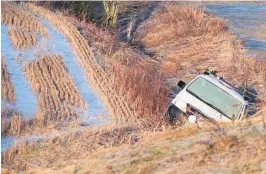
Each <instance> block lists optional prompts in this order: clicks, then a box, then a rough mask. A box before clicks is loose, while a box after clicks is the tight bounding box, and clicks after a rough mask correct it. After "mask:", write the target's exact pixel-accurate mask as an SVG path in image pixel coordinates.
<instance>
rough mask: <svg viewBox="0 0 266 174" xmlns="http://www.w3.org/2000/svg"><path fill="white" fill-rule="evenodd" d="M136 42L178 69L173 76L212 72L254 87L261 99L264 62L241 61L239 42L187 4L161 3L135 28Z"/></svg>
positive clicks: (221, 25) (217, 21)
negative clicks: (157, 9)
mask: <svg viewBox="0 0 266 174" xmlns="http://www.w3.org/2000/svg"><path fill="white" fill-rule="evenodd" d="M134 40H135V42H136V43H140V44H142V45H143V46H144V47H145V50H146V51H148V52H152V53H153V54H154V55H155V57H159V58H160V59H162V60H163V61H166V62H171V63H172V64H175V65H176V67H178V68H179V71H178V72H177V73H175V76H176V77H182V79H185V80H187V81H188V80H190V79H192V78H193V77H194V76H195V74H196V73H197V72H203V71H204V69H206V68H209V69H216V70H217V71H218V74H219V75H221V76H225V78H227V79H228V80H229V81H232V83H234V84H236V85H238V86H241V85H242V84H245V83H246V82H247V83H248V85H250V86H255V87H256V88H257V90H258V92H259V94H260V95H262V96H263V97H264V98H265V85H266V84H265V61H260V60H255V59H252V58H245V56H244V54H243V53H244V49H243V45H242V42H241V41H240V40H237V39H236V38H235V37H234V36H233V35H232V33H230V32H228V31H227V27H226V24H225V22H224V21H223V20H221V19H218V18H216V17H214V16H211V15H210V14H208V13H207V12H205V11H204V10H203V9H201V8H198V7H193V6H191V5H187V4H185V5H173V4H167V3H166V4H165V5H164V7H163V8H162V9H161V10H160V11H159V12H158V13H154V14H153V15H152V16H151V17H150V18H149V20H147V21H146V22H144V23H143V24H141V25H140V26H139V27H138V30H137V33H136V37H135V38H134Z"/></svg>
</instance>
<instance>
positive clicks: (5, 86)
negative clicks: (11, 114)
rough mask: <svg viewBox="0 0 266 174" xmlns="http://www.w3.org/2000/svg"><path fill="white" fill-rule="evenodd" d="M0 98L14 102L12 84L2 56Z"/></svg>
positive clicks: (14, 96)
mask: <svg viewBox="0 0 266 174" xmlns="http://www.w3.org/2000/svg"><path fill="white" fill-rule="evenodd" d="M1 99H2V100H5V101H7V102H9V103H15V102H16V95H15V90H14V86H13V84H12V81H11V77H10V74H9V72H8V70H7V66H6V62H5V59H4V57H3V56H1Z"/></svg>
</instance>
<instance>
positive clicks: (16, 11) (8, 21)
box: [1, 2, 49, 49]
mask: <svg viewBox="0 0 266 174" xmlns="http://www.w3.org/2000/svg"><path fill="white" fill-rule="evenodd" d="M1 5H2V6H1V12H2V15H1V22H2V23H3V24H5V25H8V26H9V36H10V38H11V40H12V42H13V45H14V47H15V48H17V49H25V48H30V47H32V46H33V45H35V44H36V42H37V36H38V34H40V35H41V36H44V37H48V36H49V34H48V29H47V28H46V27H45V26H44V25H43V24H42V23H41V21H39V20H38V19H37V18H36V17H35V16H34V15H32V14H31V13H29V12H28V11H26V10H24V9H23V8H22V7H17V6H16V5H15V4H10V3H6V2H4V3H2V4H1Z"/></svg>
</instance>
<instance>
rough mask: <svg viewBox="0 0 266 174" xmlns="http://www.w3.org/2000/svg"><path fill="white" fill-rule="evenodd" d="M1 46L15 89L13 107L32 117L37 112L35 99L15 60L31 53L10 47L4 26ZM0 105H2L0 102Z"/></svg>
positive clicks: (10, 42) (4, 26) (20, 67)
mask: <svg viewBox="0 0 266 174" xmlns="http://www.w3.org/2000/svg"><path fill="white" fill-rule="evenodd" d="M1 44H2V46H1V49H2V52H1V54H2V55H4V57H5V60H6V64H7V70H8V72H9V73H10V74H11V80H12V82H13V85H14V89H15V94H16V99H17V101H16V104H15V105H14V107H15V108H16V109H17V110H19V111H20V112H21V113H22V114H23V115H25V116H27V117H33V116H34V115H35V113H36V112H37V98H36V96H35V95H34V93H33V90H32V89H31V87H30V84H29V82H28V80H27V78H26V77H25V75H24V73H23V71H22V66H21V65H20V64H19V63H18V61H17V60H16V58H17V56H18V55H21V56H22V57H25V58H26V57H29V56H31V54H32V51H29V50H27V51H25V52H20V51H17V50H16V49H15V48H14V47H13V45H12V41H11V40H10V38H9V36H8V28H7V26H6V25H4V24H2V25H1ZM1 105H2V106H3V105H4V102H2V100H1Z"/></svg>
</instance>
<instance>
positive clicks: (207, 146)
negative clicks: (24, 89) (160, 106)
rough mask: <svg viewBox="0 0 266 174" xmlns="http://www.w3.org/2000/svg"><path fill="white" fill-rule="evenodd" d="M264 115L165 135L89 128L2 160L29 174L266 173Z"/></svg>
mask: <svg viewBox="0 0 266 174" xmlns="http://www.w3.org/2000/svg"><path fill="white" fill-rule="evenodd" d="M264 114H265V112H264V113H261V115H260V116H259V117H257V118H255V119H251V120H250V119H249V120H247V121H246V122H239V123H234V124H226V125H220V126H219V125H213V126H212V127H210V126H207V127H203V126H201V127H199V125H188V126H185V127H179V128H177V129H169V128H166V129H165V130H164V131H161V132H154V131H143V130H141V129H140V128H139V127H138V126H137V127H136V125H134V124H131V125H129V124H127V125H120V127H117V125H115V126H114V127H110V126H108V127H101V128H90V129H87V130H86V131H84V132H81V133H72V134H69V135H67V136H66V137H58V138H53V139H51V140H49V141H45V142H42V143H37V144H36V143H33V144H30V143H22V144H17V145H16V146H15V147H13V148H12V149H10V150H8V151H7V152H5V153H4V154H3V156H4V166H3V167H5V168H13V169H16V170H17V171H24V170H26V171H25V172H26V173H27V172H28V173H31V172H32V173H42V172H43V173H49V172H50V173H51V172H52V173H66V172H71V171H72V172H73V171H76V172H79V173H106V172H107V173H141V172H145V171H146V172H148V173H165V172H168V173H178V172H180V171H182V173H198V172H203V173H206V172H207V173H208V172H209V173H213V172H215V171H223V173H234V172H235V171H238V172H239V173H243V172H245V173H260V172H261V173H262V172H263V171H264V170H265V168H263V165H264V163H265V160H266V158H265V155H266V149H265V147H266V146H265V145H266V139H265V133H266V127H265V115H264ZM257 119H259V120H260V121H258V120H257ZM263 120H264V121H263ZM62 161H63V162H62ZM36 164H38V165H36ZM247 164H248V165H247ZM176 166H178V168H177V167H176Z"/></svg>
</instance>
